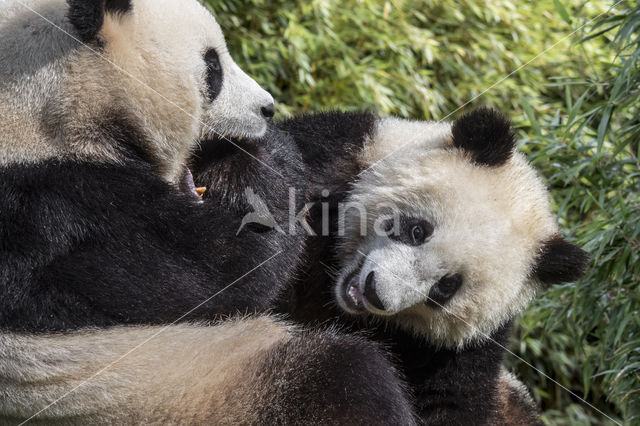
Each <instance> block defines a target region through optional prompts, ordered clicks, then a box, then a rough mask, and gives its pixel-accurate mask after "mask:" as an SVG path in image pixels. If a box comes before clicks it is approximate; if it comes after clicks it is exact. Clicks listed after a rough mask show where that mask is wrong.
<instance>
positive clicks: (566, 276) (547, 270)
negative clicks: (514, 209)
mask: <svg viewBox="0 0 640 426" xmlns="http://www.w3.org/2000/svg"><path fill="white" fill-rule="evenodd" d="M588 264H589V255H587V253H586V252H585V251H584V250H582V249H581V248H579V247H576V246H574V245H573V244H571V243H570V242H568V241H567V240H565V239H564V238H562V237H561V236H560V235H556V236H554V237H552V238H550V239H549V240H547V241H545V242H544V243H543V244H542V247H540V253H539V254H538V257H537V258H536V263H535V266H534V267H533V276H534V277H535V278H537V279H538V280H539V281H540V282H542V283H543V284H546V285H551V284H560V283H565V282H571V281H575V280H577V279H579V278H582V276H583V275H584V273H585V271H586V270H587V266H588Z"/></svg>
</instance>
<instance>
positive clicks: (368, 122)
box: [278, 111, 378, 199]
mask: <svg viewBox="0 0 640 426" xmlns="http://www.w3.org/2000/svg"><path fill="white" fill-rule="evenodd" d="M377 120H378V117H377V116H376V115H375V114H372V113H370V112H365V111H355V112H341V111H326V112H319V113H308V114H303V115H300V116H298V117H294V118H291V119H288V120H285V121H282V122H280V123H278V126H279V127H280V128H281V129H282V130H283V131H284V132H286V133H288V134H289V135H291V136H292V137H293V139H294V141H295V144H296V145H297V147H298V149H299V150H300V152H301V153H302V158H303V161H304V163H305V166H306V167H307V170H308V171H307V173H308V176H309V180H310V184H311V186H310V197H311V198H312V199H317V198H318V197H319V194H321V192H322V191H323V190H328V191H329V192H330V193H335V192H341V191H344V190H345V189H346V188H347V187H348V183H349V182H352V181H353V179H354V178H355V176H356V175H357V174H358V173H360V171H361V170H362V169H363V168H364V167H365V166H366V165H364V164H362V161H361V159H360V155H361V153H362V150H363V148H364V145H365V143H366V142H367V140H368V139H369V138H370V137H372V136H373V134H374V132H375V126H376V122H377Z"/></svg>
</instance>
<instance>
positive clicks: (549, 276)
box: [193, 109, 587, 425]
mask: <svg viewBox="0 0 640 426" xmlns="http://www.w3.org/2000/svg"><path fill="white" fill-rule="evenodd" d="M278 128H279V129H278V130H276V129H271V130H270V131H269V133H268V135H267V136H268V137H267V138H266V139H267V140H269V141H271V140H272V139H274V138H275V139H277V140H278V141H279V142H278V143H277V144H273V143H265V140H246V139H245V140H243V141H236V143H240V144H242V150H239V149H238V148H237V147H235V146H233V145H232V144H230V143H227V142H225V141H220V140H216V141H212V140H209V141H205V142H204V143H203V145H202V148H201V149H200V150H199V151H197V152H196V157H195V160H194V162H193V169H194V171H195V176H196V181H197V182H198V183H199V184H202V185H208V186H210V187H211V188H212V189H217V190H222V191H223V192H224V194H225V197H224V200H225V203H226V204H227V205H228V206H230V207H233V206H234V204H236V203H238V202H239V200H242V199H243V197H242V193H243V190H244V189H245V188H250V189H251V193H252V194H256V195H258V196H259V197H260V198H261V199H262V201H263V203H264V205H266V206H267V207H268V208H269V209H271V210H272V211H275V212H277V214H275V215H274V217H269V218H268V219H269V220H262V221H259V222H261V223H263V224H265V223H271V225H272V226H271V227H272V228H273V225H274V224H279V225H280V229H282V228H285V229H286V225H287V221H289V224H290V223H291V221H292V220H293V221H300V220H304V221H305V223H306V224H307V226H308V230H311V231H312V232H314V234H315V235H312V236H309V237H308V238H307V244H306V248H305V255H304V256H303V258H302V259H303V261H302V263H301V265H300V271H299V274H298V276H297V277H295V278H294V279H293V280H292V282H291V284H290V287H289V288H288V290H287V291H286V292H285V293H284V295H283V298H282V300H281V303H280V306H279V310H280V312H282V313H283V314H285V315H288V316H289V317H290V318H293V319H294V320H296V321H298V322H301V323H304V324H307V325H310V324H311V325H322V326H326V325H327V324H338V325H339V326H340V327H343V328H346V329H349V330H352V331H355V332H357V333H361V332H363V331H365V332H367V333H368V334H369V336H370V337H372V338H373V339H374V340H377V341H380V342H384V343H385V344H386V345H387V347H388V348H389V349H390V350H391V352H392V353H393V354H394V355H395V358H396V360H397V363H398V367H399V368H400V369H401V371H402V372H403V373H404V374H405V376H406V378H407V379H408V381H409V383H410V385H411V389H412V391H413V393H414V396H415V401H416V408H417V409H418V412H419V415H420V418H421V420H422V422H424V423H425V424H513V425H516V424H518V425H520V424H538V423H539V416H538V412H537V408H536V406H535V403H534V402H533V400H532V398H531V397H530V395H529V393H528V391H527V390H526V388H525V387H524V386H523V385H522V384H521V383H520V382H519V381H518V380H517V379H516V378H515V377H513V376H512V375H511V374H509V373H508V372H506V371H505V370H504V368H503V367H502V359H503V356H504V346H505V345H506V344H507V339H508V336H509V329H510V326H511V322H512V319H513V318H514V317H515V316H516V315H517V314H518V313H520V312H522V311H523V310H524V308H525V307H526V306H527V304H528V303H529V302H530V301H531V300H532V298H533V297H534V296H535V294H536V293H537V292H538V291H540V290H541V289H542V288H544V286H545V285H549V284H551V283H556V282H564V281H570V280H574V279H576V278H578V277H579V276H580V275H581V273H582V271H583V270H584V267H585V264H586V261H587V258H586V255H585V253H584V252H583V251H582V250H580V249H579V248H577V247H575V246H573V245H571V244H569V243H567V242H566V241H565V240H564V239H562V238H561V237H560V234H559V231H558V227H557V224H556V222H555V220H554V218H553V215H552V213H551V208H550V204H549V200H548V194H547V191H546V189H545V187H544V185H543V183H542V182H541V181H540V179H539V178H538V176H537V175H536V173H535V171H534V170H533V169H532V168H531V167H530V166H529V165H528V164H527V162H526V160H525V159H524V158H523V156H522V155H520V154H518V153H516V152H514V140H513V134H512V131H511V128H510V125H509V122H508V121H507V120H506V119H505V118H504V117H503V116H502V115H501V114H499V113H497V112H496V111H493V110H488V109H480V110H477V111H474V112H472V113H470V114H468V115H465V116H463V117H461V118H460V119H458V120H456V121H455V122H454V123H453V125H452V124H451V123H433V122H413V121H407V120H400V119H395V118H379V117H376V116H375V115H373V114H370V113H366V112H351V113H342V112H326V113H319V114H309V115H303V116H300V117H297V118H293V119H290V120H285V121H283V122H280V123H278ZM291 138H293V139H292V140H291ZM296 148H297V149H298V150H299V151H300V153H301V155H302V158H303V162H304V165H305V169H306V176H307V180H308V181H309V182H308V186H307V188H306V189H305V188H304V187H300V186H297V187H296V186H294V187H293V188H294V189H295V190H297V191H299V192H300V191H306V192H305V195H306V196H307V200H308V201H310V204H309V206H310V207H309V211H308V212H307V211H305V210H302V211H301V214H295V215H294V216H291V215H290V216H288V217H287V216H286V215H284V214H283V213H282V211H283V210H284V208H285V207H286V206H282V204H283V203H282V201H283V200H286V199H287V198H285V197H283V196H282V195H280V196H274V194H273V193H272V189H273V188H274V187H278V186H279V185H284V184H285V183H286V182H283V181H282V179H280V178H278V176H276V175H267V176H265V177H266V179H259V178H247V176H260V175H261V174H262V173H263V172H262V171H261V168H260V166H259V165H258V164H252V163H248V162H246V159H245V157H244V156H243V151H249V152H251V154H252V155H253V156H255V157H257V158H259V159H261V161H264V162H267V161H273V165H274V166H276V165H277V167H279V170H286V168H287V162H286V161H282V160H278V158H279V157H281V155H282V154H281V153H282V152H289V153H290V152H295V151H296ZM398 149H400V152H396V153H394V151H396V150H398ZM280 194H282V193H280ZM205 196H207V195H205ZM294 213H298V211H296V212H294ZM363 215H366V217H363ZM341 219H344V221H341ZM258 225H259V224H258ZM258 225H256V226H258ZM262 226H263V231H265V232H267V231H268V228H269V227H266V226H264V225H262ZM363 230H364V232H363ZM279 233H280V232H279V230H278V228H273V229H272V230H271V231H270V235H272V236H274V237H276V236H277V235H279ZM336 301H337V303H336ZM354 314H355V315H354ZM360 362H361V363H362V364H363V365H366V364H367V363H368V359H367V358H363V359H361V360H360Z"/></svg>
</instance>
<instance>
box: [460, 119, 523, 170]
mask: <svg viewBox="0 0 640 426" xmlns="http://www.w3.org/2000/svg"><path fill="white" fill-rule="evenodd" d="M451 132H452V134H453V145H454V146H455V147H457V148H460V149H464V150H465V151H468V152H469V153H470V154H471V156H472V158H473V161H474V162H475V163H477V164H481V165H485V166H491V167H493V166H500V165H502V164H504V163H506V162H507V160H509V158H511V155H512V154H513V151H514V149H515V135H514V133H513V130H512V129H511V122H510V121H509V119H508V118H507V117H505V116H504V115H503V114H501V113H500V112H498V111H496V110H494V109H491V108H479V109H476V110H474V111H471V112H469V113H466V114H464V115H463V116H462V117H460V118H458V119H457V120H456V121H454V122H453V126H452V129H451Z"/></svg>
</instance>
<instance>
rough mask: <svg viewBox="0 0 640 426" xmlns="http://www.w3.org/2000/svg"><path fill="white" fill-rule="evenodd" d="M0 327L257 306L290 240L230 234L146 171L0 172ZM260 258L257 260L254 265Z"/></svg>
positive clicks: (231, 228)
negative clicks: (0, 207)
mask: <svg viewBox="0 0 640 426" xmlns="http://www.w3.org/2000/svg"><path fill="white" fill-rule="evenodd" d="M0 172H1V173H0V177H2V179H1V182H0V205H2V206H5V207H3V208H2V210H0V224H1V225H2V226H0V237H1V238H0V294H1V295H2V297H0V328H8V329H22V330H31V331H44V330H65V329H74V328H79V327H87V326H106V325H115V324H162V323H168V322H173V321H176V320H210V319H214V318H217V317H218V316H219V315H226V314H233V313H235V312H238V311H240V312H247V311H248V312H253V311H256V310H262V309H265V308H266V307H267V306H268V305H269V304H270V302H271V301H272V300H273V299H274V298H275V297H276V294H277V292H278V290H279V289H280V288H279V287H278V283H283V284H284V282H285V281H286V279H287V278H288V277H287V271H290V270H291V267H290V265H289V264H290V263H291V259H290V257H287V256H279V254H283V253H284V254H286V253H291V252H295V250H296V247H297V246H296V244H297V243H295V241H294V240H292V239H288V238H280V239H278V238H273V236H272V235H269V234H260V233H254V232H241V233H240V234H239V235H238V236H236V232H237V230H238V229H239V228H240V224H241V221H242V216H239V215H237V214H236V213H235V212H230V211H229V210H227V209H224V208H222V207H218V208H216V209H210V208H207V206H206V204H203V203H199V202H198V201H197V200H196V199H195V197H193V196H192V195H189V194H187V193H184V194H182V193H179V192H178V191H176V190H175V189H173V188H172V187H171V186H170V185H169V184H166V183H164V182H163V181H161V180H160V179H159V178H156V177H155V176H154V175H153V173H152V171H151V170H148V169H144V168H142V169H136V168H132V167H117V166H104V167H101V166H96V165H92V164H84V165H83V164H59V163H50V164H46V165H43V164H41V165H34V166H32V167H30V166H20V167H15V168H5V169H4V170H0ZM265 261H267V262H266V263H265V264H264V265H263V266H262V267H259V265H260V264H261V263H262V262H265Z"/></svg>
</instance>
